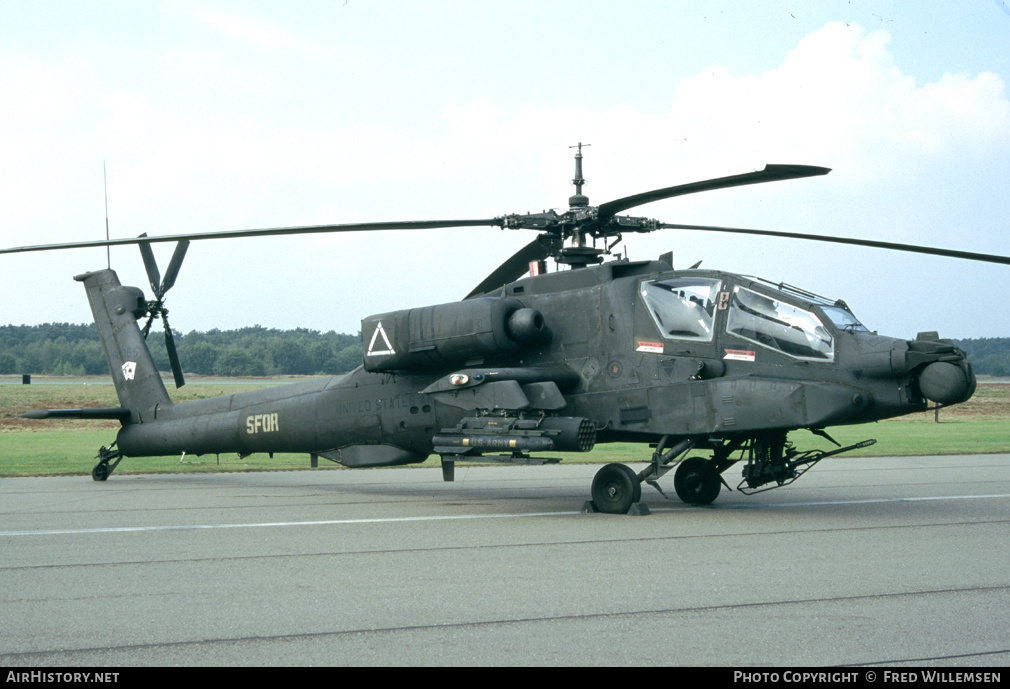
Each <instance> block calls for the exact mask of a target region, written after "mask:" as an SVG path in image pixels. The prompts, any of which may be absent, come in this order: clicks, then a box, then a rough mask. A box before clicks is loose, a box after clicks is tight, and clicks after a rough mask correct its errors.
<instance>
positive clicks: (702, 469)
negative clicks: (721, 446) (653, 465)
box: [673, 457, 722, 505]
mask: <svg viewBox="0 0 1010 689" xmlns="http://www.w3.org/2000/svg"><path fill="white" fill-rule="evenodd" d="M673 487H674V489H675V490H676V491H677V497H678V498H680V499H681V500H683V501H684V502H686V503H687V504H689V505H709V504H711V503H712V502H713V501H714V500H715V499H716V498H717V497H719V491H720V490H722V479H721V478H720V477H719V473H718V472H717V471H715V470H714V469H713V468H712V464H711V462H709V461H708V460H707V459H704V458H702V457H688V458H687V459H685V460H684V461H683V462H681V463H680V466H678V467H677V472H676V473H675V474H674V475H673Z"/></svg>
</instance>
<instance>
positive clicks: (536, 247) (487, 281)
mask: <svg viewBox="0 0 1010 689" xmlns="http://www.w3.org/2000/svg"><path fill="white" fill-rule="evenodd" d="M552 239H553V237H551V236H550V235H540V236H538V237H537V238H536V239H534V240H533V241H532V242H530V243H529V244H527V245H526V246H524V247H523V248H521V249H519V251H517V252H516V253H514V254H513V255H512V256H511V257H509V258H508V259H507V260H506V261H505V262H504V263H502V264H501V265H500V266H498V267H497V268H495V269H494V271H493V272H492V273H491V274H490V275H488V276H487V277H486V278H484V279H483V280H482V281H481V283H480V284H479V285H477V286H476V287H474V288H473V289H472V290H470V293H469V294H468V295H466V297H464V299H469V298H470V297H474V296H476V295H478V294H484V293H485V292H490V291H491V290H494V289H498V288H499V287H501V286H502V285H507V284H508V283H510V282H512V281H513V280H518V279H519V278H521V277H522V276H523V275H524V274H526V273H527V272H528V271H529V269H530V262H532V261H540V260H543V259H545V258H547V257H548V256H550V255H551V250H550V243H551V240H552Z"/></svg>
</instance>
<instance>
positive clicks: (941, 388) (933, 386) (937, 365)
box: [919, 361, 975, 404]
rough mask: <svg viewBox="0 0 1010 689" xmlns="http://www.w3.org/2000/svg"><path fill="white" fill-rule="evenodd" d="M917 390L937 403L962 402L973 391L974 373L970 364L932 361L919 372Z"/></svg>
mask: <svg viewBox="0 0 1010 689" xmlns="http://www.w3.org/2000/svg"><path fill="white" fill-rule="evenodd" d="M919 391H920V392H922V396H923V397H925V398H926V399H928V400H932V401H933V402H936V403H937V404H957V403H959V402H964V401H965V400H967V399H968V398H969V397H971V396H972V394H973V393H974V392H975V374H974V373H973V372H972V370H971V367H970V366H964V367H962V366H958V365H956V364H952V363H950V362H949V361H934V362H933V363H931V364H929V365H928V366H926V367H925V368H924V369H922V372H921V373H920V374H919Z"/></svg>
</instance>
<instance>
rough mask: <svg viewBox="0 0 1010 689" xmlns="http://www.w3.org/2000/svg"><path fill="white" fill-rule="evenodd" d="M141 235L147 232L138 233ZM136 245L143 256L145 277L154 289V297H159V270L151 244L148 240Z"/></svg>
mask: <svg viewBox="0 0 1010 689" xmlns="http://www.w3.org/2000/svg"><path fill="white" fill-rule="evenodd" d="M140 236H141V237H146V236H147V233H146V232H145V233H144V234H142V235H140ZM137 247H139V248H140V255H141V256H142V257H143V258H144V267H145V268H147V278H148V279H149V280H150V281H151V289H152V290H154V298H155V299H160V298H161V291H160V290H161V288H160V287H159V285H160V284H161V271H159V270H158V263H157V261H155V260H154V252H153V251H151V244H150V243H149V242H139V243H138V244H137Z"/></svg>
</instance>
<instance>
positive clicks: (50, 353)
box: [0, 323, 361, 376]
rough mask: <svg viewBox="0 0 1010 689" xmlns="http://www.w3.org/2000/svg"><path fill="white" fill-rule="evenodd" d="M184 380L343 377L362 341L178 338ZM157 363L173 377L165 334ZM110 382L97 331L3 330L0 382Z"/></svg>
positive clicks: (228, 334) (154, 347)
mask: <svg viewBox="0 0 1010 689" xmlns="http://www.w3.org/2000/svg"><path fill="white" fill-rule="evenodd" d="M174 335H175V346H176V349H177V350H178V352H179V360H180V361H181V363H182V368H183V370H184V371H185V372H186V373H195V374H199V375H207V376H211V375H213V376H272V375H320V374H322V375H338V374H341V373H347V372H348V371H351V370H353V369H355V368H356V367H358V366H359V365H360V364H361V338H360V337H359V336H358V335H347V334H343V333H336V332H333V331H330V332H326V333H320V332H319V331H317V330H308V329H305V328H298V329H295V330H276V329H273V328H264V327H261V326H258V325H257V326H252V327H249V328H240V329H238V330H217V329H214V330H209V331H207V332H199V331H195V330H194V331H193V332H190V333H186V334H185V335H184V334H182V333H178V332H176V333H174ZM147 345H148V347H149V348H150V350H151V356H152V357H153V358H154V363H155V364H156V365H157V366H158V368H159V369H160V370H162V371H169V370H171V366H170V364H169V362H168V353H167V352H166V350H165V334H164V332H163V331H160V330H152V331H151V333H150V334H149V335H148V338H147ZM4 373H6V374H10V373H14V374H25V373H30V374H35V375H57V376H59V375H72V376H83V375H108V374H109V365H108V363H107V362H106V360H105V351H104V350H103V349H102V345H101V342H100V341H99V339H98V329H97V328H96V327H95V324H94V323H90V324H87V325H75V324H71V323H46V324H43V325H4V326H0V374H4Z"/></svg>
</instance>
